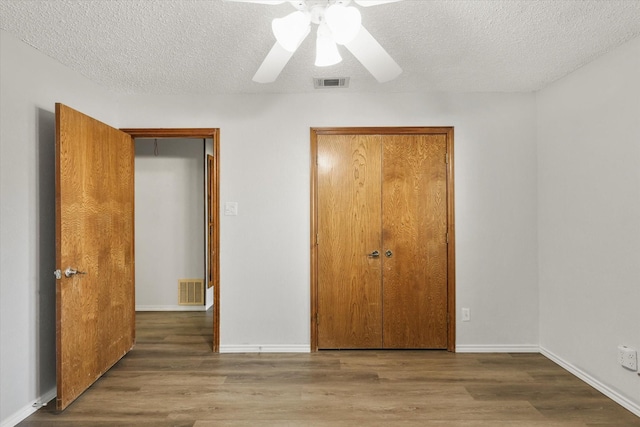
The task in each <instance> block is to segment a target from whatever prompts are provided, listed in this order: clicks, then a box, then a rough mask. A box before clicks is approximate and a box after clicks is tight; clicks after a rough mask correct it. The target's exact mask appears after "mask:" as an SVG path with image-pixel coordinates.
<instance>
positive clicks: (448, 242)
mask: <svg viewBox="0 0 640 427" xmlns="http://www.w3.org/2000/svg"><path fill="white" fill-rule="evenodd" d="M448 244H449V233H447V245H448Z"/></svg>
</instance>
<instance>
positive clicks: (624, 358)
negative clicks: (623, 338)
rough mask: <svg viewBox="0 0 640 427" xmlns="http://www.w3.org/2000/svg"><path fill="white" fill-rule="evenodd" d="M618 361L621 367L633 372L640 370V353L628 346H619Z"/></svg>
mask: <svg viewBox="0 0 640 427" xmlns="http://www.w3.org/2000/svg"><path fill="white" fill-rule="evenodd" d="M618 361H619V362H620V365H622V366H624V367H625V368H627V369H631V370H632V371H637V370H638V353H637V352H636V350H635V349H633V348H630V347H627V346H626V345H619V346H618Z"/></svg>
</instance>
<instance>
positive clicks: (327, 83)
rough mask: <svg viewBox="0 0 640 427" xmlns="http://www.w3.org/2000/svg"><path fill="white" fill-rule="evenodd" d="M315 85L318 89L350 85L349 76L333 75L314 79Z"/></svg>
mask: <svg viewBox="0 0 640 427" xmlns="http://www.w3.org/2000/svg"><path fill="white" fill-rule="evenodd" d="M313 86H314V87H315V88H316V89H329V88H334V87H342V88H346V87H349V77H332V78H316V79H313Z"/></svg>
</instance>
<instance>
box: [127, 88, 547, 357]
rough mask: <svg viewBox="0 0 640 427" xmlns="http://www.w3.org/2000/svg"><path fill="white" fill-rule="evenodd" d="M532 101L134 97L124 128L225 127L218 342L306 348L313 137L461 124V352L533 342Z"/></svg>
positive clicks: (504, 97)
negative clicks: (346, 129)
mask: <svg viewBox="0 0 640 427" xmlns="http://www.w3.org/2000/svg"><path fill="white" fill-rule="evenodd" d="M534 101H535V99H534V95H532V94H450V95H444V94H429V95H423V94H368V95H367V94H351V93H341V92H334V93H328V92H319V93H315V94H301V95H244V96H242V95H241V96H218V97H215V98H204V97H201V96H200V97H176V96H171V97H151V96H129V97H123V98H122V99H121V103H120V107H119V110H120V111H121V116H120V117H121V119H120V125H121V126H122V127H134V126H135V127H219V128H221V154H220V155H221V203H222V204H224V202H225V201H235V202H238V203H239V215H238V216H237V217H230V216H222V217H221V251H220V256H221V347H222V349H223V350H225V349H227V350H230V349H247V350H255V349H257V348H258V347H259V346H262V347H263V350H264V349H265V348H268V347H271V348H279V349H280V348H282V347H278V346H284V348H286V349H289V350H296V349H297V350H308V348H309V340H310V337H309V182H310V168H309V158H310V153H309V128H310V127H314V126H454V127H455V158H456V165H455V166H456V174H455V185H456V209H457V210H456V227H457V242H456V249H457V298H458V307H469V308H470V309H471V322H468V323H467V322H465V323H460V322H459V323H458V339H457V343H458V348H459V349H460V350H471V349H484V348H492V349H495V348H504V349H514V350H520V349H533V350H535V349H536V348H537V343H538V290H537V220H536V203H537V193H536V147H535V133H536V132H535V120H534V117H535V104H534Z"/></svg>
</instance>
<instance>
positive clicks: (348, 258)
mask: <svg viewBox="0 0 640 427" xmlns="http://www.w3.org/2000/svg"><path fill="white" fill-rule="evenodd" d="M311 152H312V165H311V168H312V192H311V193H312V195H311V196H312V197H311V213H312V217H311V232H312V235H311V243H312V244H311V313H312V318H311V337H312V340H311V341H312V350H314V351H315V350H318V349H325V348H326V349H330V348H338V349H340V348H356V349H365V348H394V349H408V348H416V349H448V350H449V351H455V321H454V320H455V266H454V262H455V261H454V255H455V248H454V242H455V239H454V237H455V236H454V223H453V219H454V212H453V208H454V206H453V155H452V154H453V129H452V128H318V129H312V131H311Z"/></svg>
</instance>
